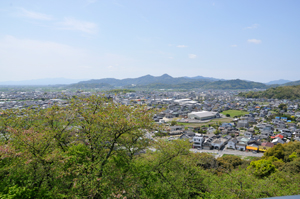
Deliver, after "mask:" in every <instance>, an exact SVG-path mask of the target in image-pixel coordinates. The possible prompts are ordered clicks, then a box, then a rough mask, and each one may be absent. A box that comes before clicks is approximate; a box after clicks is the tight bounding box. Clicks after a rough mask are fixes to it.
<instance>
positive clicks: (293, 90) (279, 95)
mask: <svg viewBox="0 0 300 199" xmlns="http://www.w3.org/2000/svg"><path fill="white" fill-rule="evenodd" d="M239 96H242V97H246V98H268V99H271V98H273V99H290V100H295V99H300V85H298V86H282V87H276V88H269V89H267V90H266V91H260V92H253V91H250V92H247V93H240V94H239Z"/></svg>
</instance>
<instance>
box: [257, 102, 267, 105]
mask: <svg viewBox="0 0 300 199" xmlns="http://www.w3.org/2000/svg"><path fill="white" fill-rule="evenodd" d="M258 104H259V105H269V104H270V102H258Z"/></svg>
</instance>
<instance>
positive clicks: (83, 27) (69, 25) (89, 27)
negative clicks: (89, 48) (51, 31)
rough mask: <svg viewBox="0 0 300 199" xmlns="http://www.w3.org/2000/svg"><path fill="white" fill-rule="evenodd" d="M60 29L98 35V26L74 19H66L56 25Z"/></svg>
mask: <svg viewBox="0 0 300 199" xmlns="http://www.w3.org/2000/svg"><path fill="white" fill-rule="evenodd" d="M56 25H58V28H60V29H64V30H77V31H82V32H85V33H90V34H93V33H96V32H97V24H95V23H92V22H87V21H80V20H76V19H74V18H70V17H65V18H64V20H63V21H62V22H58V23H56Z"/></svg>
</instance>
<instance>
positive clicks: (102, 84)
mask: <svg viewBox="0 0 300 199" xmlns="http://www.w3.org/2000/svg"><path fill="white" fill-rule="evenodd" d="M110 86H113V87H117V88H118V87H119V88H120V87H122V88H130V89H132V88H138V89H194V88H203V89H253V88H258V89H266V88H267V85H266V84H263V83H258V82H252V81H245V80H239V79H237V80H219V79H216V78H210V77H202V76H196V77H175V78H174V77H171V76H170V75H168V74H164V75H162V76H158V77H154V76H151V75H146V76H142V77H139V78H127V79H122V80H119V79H114V78H106V79H98V80H88V81H82V82H79V83H77V84H71V85H69V87H71V88H103V89H105V88H109V87H110Z"/></svg>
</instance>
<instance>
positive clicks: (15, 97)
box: [0, 90, 300, 157]
mask: <svg viewBox="0 0 300 199" xmlns="http://www.w3.org/2000/svg"><path fill="white" fill-rule="evenodd" d="M239 92H240V91H239V90H197V91H185V92H182V91H181V92H180V91H170V90H167V91H149V92H146V91H135V92H132V91H130V92H128V91H126V90H124V91H122V90H120V92H114V93H113V92H109V91H108V92H102V93H101V92H95V91H82V90H78V91H74V90H72V91H71V90H62V91H49V92H44V91H41V90H32V91H2V92H0V110H2V111H4V110H6V109H23V108H28V107H30V108H31V109H39V108H41V109H46V108H49V107H51V106H52V105H53V104H58V105H59V106H68V103H69V101H68V99H71V98H74V97H75V96H85V97H89V96H91V95H93V94H97V95H103V96H106V97H108V98H111V99H112V100H113V102H114V103H119V104H123V105H127V106H134V105H136V104H139V105H145V106H147V107H148V108H149V109H156V110H157V114H155V115H154V117H153V120H154V122H156V123H157V124H158V125H160V126H163V128H162V129H160V130H157V131H152V132H148V133H147V138H149V139H152V140H158V139H164V140H167V141H172V140H175V139H186V140H189V142H190V143H191V151H193V152H196V153H197V152H206V153H213V154H215V155H216V157H220V156H222V155H223V154H231V155H239V156H242V157H246V156H253V157H261V156H262V155H263V153H264V152H265V151H266V150H267V149H269V148H272V147H273V146H274V145H276V144H278V143H280V144H283V143H288V142H291V141H297V140H298V141H300V129H299V124H300V109H299V103H300V101H299V100H276V99H252V98H243V97H239V96H238V95H237V94H238V93H239ZM1 114H2V112H1V111H0V115H1Z"/></svg>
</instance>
